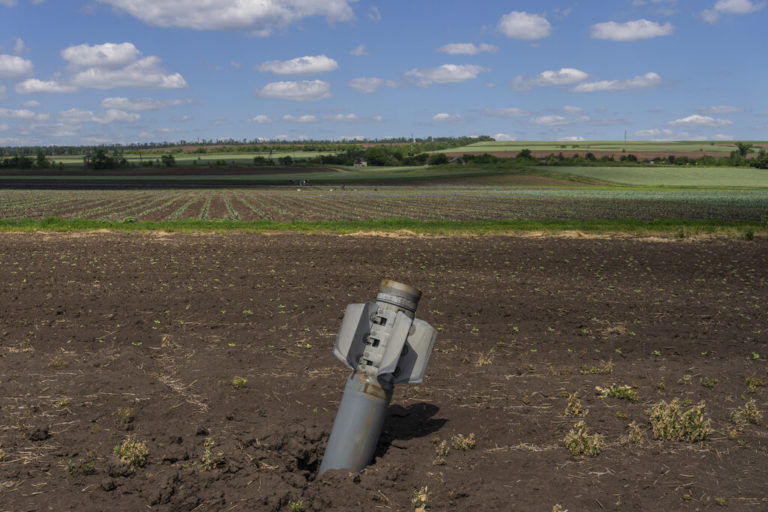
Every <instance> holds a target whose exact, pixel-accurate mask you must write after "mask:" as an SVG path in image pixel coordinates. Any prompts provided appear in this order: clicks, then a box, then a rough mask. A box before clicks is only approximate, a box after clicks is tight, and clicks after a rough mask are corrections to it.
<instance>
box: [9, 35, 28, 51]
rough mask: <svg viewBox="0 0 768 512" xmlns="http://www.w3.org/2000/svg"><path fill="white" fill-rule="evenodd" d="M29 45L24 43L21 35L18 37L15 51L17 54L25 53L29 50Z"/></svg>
mask: <svg viewBox="0 0 768 512" xmlns="http://www.w3.org/2000/svg"><path fill="white" fill-rule="evenodd" d="M28 51H29V50H27V45H25V44H24V40H23V39H22V38H20V37H17V38H16V43H14V45H13V53H14V54H15V55H24V54H26V53H27V52H28Z"/></svg>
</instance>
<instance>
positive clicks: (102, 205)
mask: <svg viewBox="0 0 768 512" xmlns="http://www.w3.org/2000/svg"><path fill="white" fill-rule="evenodd" d="M767 215H768V192H766V191H764V190H661V189H660V190H643V189H638V190H631V189H562V188H509V187H491V186H481V187H477V186H476V187H456V186H453V187H452V186H445V187H416V188H406V187H359V186H357V187H348V188H347V189H345V190H341V189H331V188H324V187H310V188H298V189H297V188H283V189H224V190H221V189H217V190H74V191H61V190H0V219H6V220H7V221H20V220H29V219H32V220H34V219H44V218H46V217H58V218H62V219H92V220H102V221H113V222H114V221H118V222H119V221H124V220H126V219H128V220H129V221H175V220H184V219H198V220H231V221H243V222H249V221H259V220H272V221H280V222H290V221H302V222H313V221H323V222H331V221H355V222H357V221H369V220H381V219H393V218H397V219H410V220H426V221H430V220H431V221H446V220H447V221H499V220H524V219H574V220H578V219H584V220H589V219H640V220H655V219H709V220H719V221H722V222H724V223H725V222H730V221H756V222H760V221H764V220H765V219H766V216H767Z"/></svg>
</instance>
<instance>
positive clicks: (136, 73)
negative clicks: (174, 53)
mask: <svg viewBox="0 0 768 512" xmlns="http://www.w3.org/2000/svg"><path fill="white" fill-rule="evenodd" d="M72 83H73V84H74V85H76V86H79V87H86V88H90V89H113V88H115V87H134V88H141V89H182V88H184V87H186V86H187V82H186V81H185V80H184V77H182V76H181V75H180V74H179V73H173V74H166V71H165V69H163V67H162V66H161V64H160V59H159V58H158V57H144V58H142V59H139V60H137V61H136V62H133V63H131V64H128V65H127V66H125V67H122V68H116V69H111V68H109V67H93V68H88V69H85V70H83V71H78V72H77V73H75V75H74V76H73V77H72Z"/></svg>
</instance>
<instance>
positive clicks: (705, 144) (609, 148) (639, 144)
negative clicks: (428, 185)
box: [442, 140, 768, 156]
mask: <svg viewBox="0 0 768 512" xmlns="http://www.w3.org/2000/svg"><path fill="white" fill-rule="evenodd" d="M750 143H751V144H753V145H754V146H755V147H756V148H760V147H768V142H766V141H750ZM736 148H737V147H736V142H710V141H702V142H697V141H675V142H656V141H648V142H645V141H628V142H622V141H586V142H551V141H524V140H521V141H496V142H478V143H476V144H469V145H467V146H463V147H460V148H452V149H447V150H443V151H442V152H443V153H478V152H479V153H499V152H517V151H521V150H523V149H530V150H531V151H535V152H544V151H546V152H549V153H555V154H557V153H558V152H560V151H565V150H571V151H572V150H578V151H580V152H581V153H587V152H590V151H591V152H593V153H595V154H597V153H616V154H622V153H634V154H637V155H638V156H639V155H641V154H642V153H666V154H668V155H669V154H671V155H675V154H681V153H684V154H689V153H702V154H708V153H720V154H722V155H727V154H728V153H730V152H731V151H735V150H736Z"/></svg>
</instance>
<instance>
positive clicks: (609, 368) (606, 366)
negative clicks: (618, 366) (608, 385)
mask: <svg viewBox="0 0 768 512" xmlns="http://www.w3.org/2000/svg"><path fill="white" fill-rule="evenodd" d="M612 373H613V361H608V362H605V361H600V365H599V366H594V365H593V366H589V367H587V366H585V367H583V368H582V369H581V374H582V375H610V374H612Z"/></svg>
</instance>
